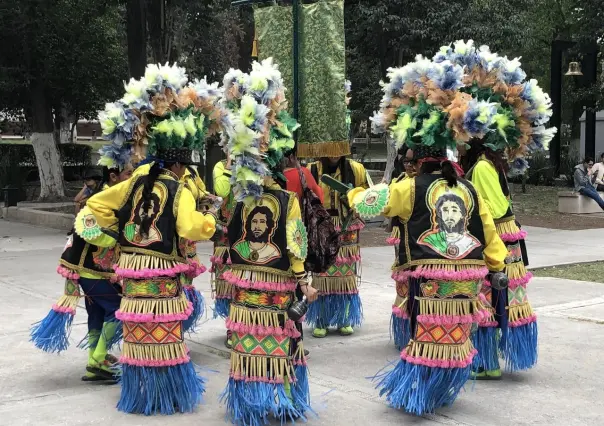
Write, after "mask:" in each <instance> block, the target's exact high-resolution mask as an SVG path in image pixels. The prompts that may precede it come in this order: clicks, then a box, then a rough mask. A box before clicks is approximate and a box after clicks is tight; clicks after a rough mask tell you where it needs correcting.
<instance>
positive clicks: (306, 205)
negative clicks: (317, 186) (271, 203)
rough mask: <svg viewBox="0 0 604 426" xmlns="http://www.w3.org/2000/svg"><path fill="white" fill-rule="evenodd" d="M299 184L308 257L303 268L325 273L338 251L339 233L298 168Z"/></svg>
mask: <svg viewBox="0 0 604 426" xmlns="http://www.w3.org/2000/svg"><path fill="white" fill-rule="evenodd" d="M297 169H298V174H299V175H300V183H301V184H302V198H301V199H300V209H301V211H302V221H303V222H304V226H305V227H306V233H307V235H308V255H307V256H306V261H305V262H304V268H305V269H306V270H307V271H309V272H314V273H321V272H326V271H327V270H328V269H329V267H330V266H332V265H333V264H334V263H335V262H336V257H337V255H338V251H339V250H340V233H339V232H338V231H336V227H335V225H334V224H333V222H332V221H331V215H330V214H329V213H328V212H327V210H326V209H325V207H323V204H322V203H321V200H320V199H319V197H317V195H316V194H315V193H314V192H312V190H311V189H310V188H309V187H308V185H307V184H306V177H305V176H304V173H302V170H300V167H298V168H297Z"/></svg>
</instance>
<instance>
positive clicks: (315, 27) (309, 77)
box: [254, 0, 350, 158]
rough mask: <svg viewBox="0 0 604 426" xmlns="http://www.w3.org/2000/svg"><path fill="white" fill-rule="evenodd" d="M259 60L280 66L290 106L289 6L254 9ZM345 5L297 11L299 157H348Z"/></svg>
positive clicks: (330, 2) (328, 1)
mask: <svg viewBox="0 0 604 426" xmlns="http://www.w3.org/2000/svg"><path fill="white" fill-rule="evenodd" d="M254 16H255V21H256V36H257V39H258V57H259V59H260V60H262V59H266V58H268V57H273V58H274V60H275V62H276V63H278V64H279V69H280V70H281V73H282V74H283V78H284V81H285V84H286V86H287V88H288V92H287V100H288V101H289V102H290V111H291V106H292V91H293V17H292V7H291V6H271V7H263V8H257V9H256V10H255V13H254ZM344 41H345V37H344V1H343V0H323V1H318V2H316V3H313V4H306V5H302V6H301V7H300V32H299V42H300V50H299V54H300V57H299V62H298V64H299V81H298V83H299V88H298V90H299V102H300V104H299V112H300V116H299V120H298V121H299V122H300V124H301V125H302V127H301V128H300V131H299V132H300V136H299V141H298V155H299V156H300V157H303V158H304V157H306V158H308V157H312V158H318V157H338V156H342V155H348V154H350V145H349V141H348V129H347V126H346V103H345V97H346V93H345V89H344V80H345V75H346V54H345V43H344Z"/></svg>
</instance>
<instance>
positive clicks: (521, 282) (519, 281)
mask: <svg viewBox="0 0 604 426" xmlns="http://www.w3.org/2000/svg"><path fill="white" fill-rule="evenodd" d="M532 279H533V273H532V272H527V273H526V275H525V276H524V277H522V278H513V279H511V280H510V283H509V285H508V286H509V288H510V289H512V290H515V289H516V288H518V287H520V286H522V287H525V286H526V285H527V284H528V283H529V282H530V281H531V280H532Z"/></svg>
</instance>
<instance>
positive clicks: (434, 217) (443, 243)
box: [418, 180, 481, 259]
mask: <svg viewBox="0 0 604 426" xmlns="http://www.w3.org/2000/svg"><path fill="white" fill-rule="evenodd" d="M426 205H427V206H428V208H429V209H430V211H431V212H432V214H431V221H432V227H431V229H430V230H428V231H426V232H424V233H423V234H422V235H421V236H420V237H419V239H418V244H420V245H425V246H428V247H430V248H431V249H432V250H434V251H435V252H437V253H439V254H440V255H442V256H443V257H445V258H447V259H463V258H464V257H466V256H467V255H468V254H469V253H471V252H472V251H473V250H474V249H476V248H478V247H480V246H481V243H480V241H478V240H477V239H476V238H475V237H474V236H473V235H472V234H470V232H469V231H468V230H467V224H468V221H469V219H470V216H471V213H472V210H473V208H474V203H473V198H472V195H471V194H470V191H469V189H468V188H467V187H466V186H465V185H464V184H463V183H461V182H458V184H457V186H456V187H454V188H449V187H448V186H447V183H446V181H445V180H437V181H436V182H434V183H433V184H432V185H431V186H430V188H428V192H427V194H426Z"/></svg>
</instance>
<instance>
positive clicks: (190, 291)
mask: <svg viewBox="0 0 604 426" xmlns="http://www.w3.org/2000/svg"><path fill="white" fill-rule="evenodd" d="M183 181H184V184H185V186H186V187H187V188H188V189H189V191H191V194H193V197H194V198H195V200H196V202H197V203H196V204H197V210H198V211H201V212H204V211H207V210H208V208H209V207H210V205H209V204H211V203H212V202H213V201H214V200H213V197H212V196H211V195H210V194H208V192H207V191H206V186H205V184H204V183H203V180H202V179H201V177H200V176H199V173H198V171H197V170H195V169H194V168H193V166H189V167H187V171H186V172H185V174H184V176H183ZM180 244H181V245H182V247H181V250H182V251H183V252H184V253H186V257H187V262H188V263H189V270H188V271H187V272H185V273H184V274H183V275H182V284H183V291H184V293H185V296H186V297H187V300H188V301H189V302H191V303H192V305H193V312H192V313H191V316H190V317H189V318H187V319H186V320H185V321H184V323H183V329H184V331H185V332H195V331H196V328H197V326H198V323H199V320H200V319H201V317H202V315H203V313H204V311H205V299H204V297H203V294H201V292H200V291H199V290H197V289H196V288H195V285H194V284H193V280H194V279H195V278H197V277H198V276H200V275H201V274H203V273H204V272H205V271H206V270H207V269H206V267H205V266H204V265H203V264H202V263H201V261H200V260H199V256H198V255H197V244H196V243H195V241H191V240H187V239H184V238H181V241H180Z"/></svg>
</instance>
